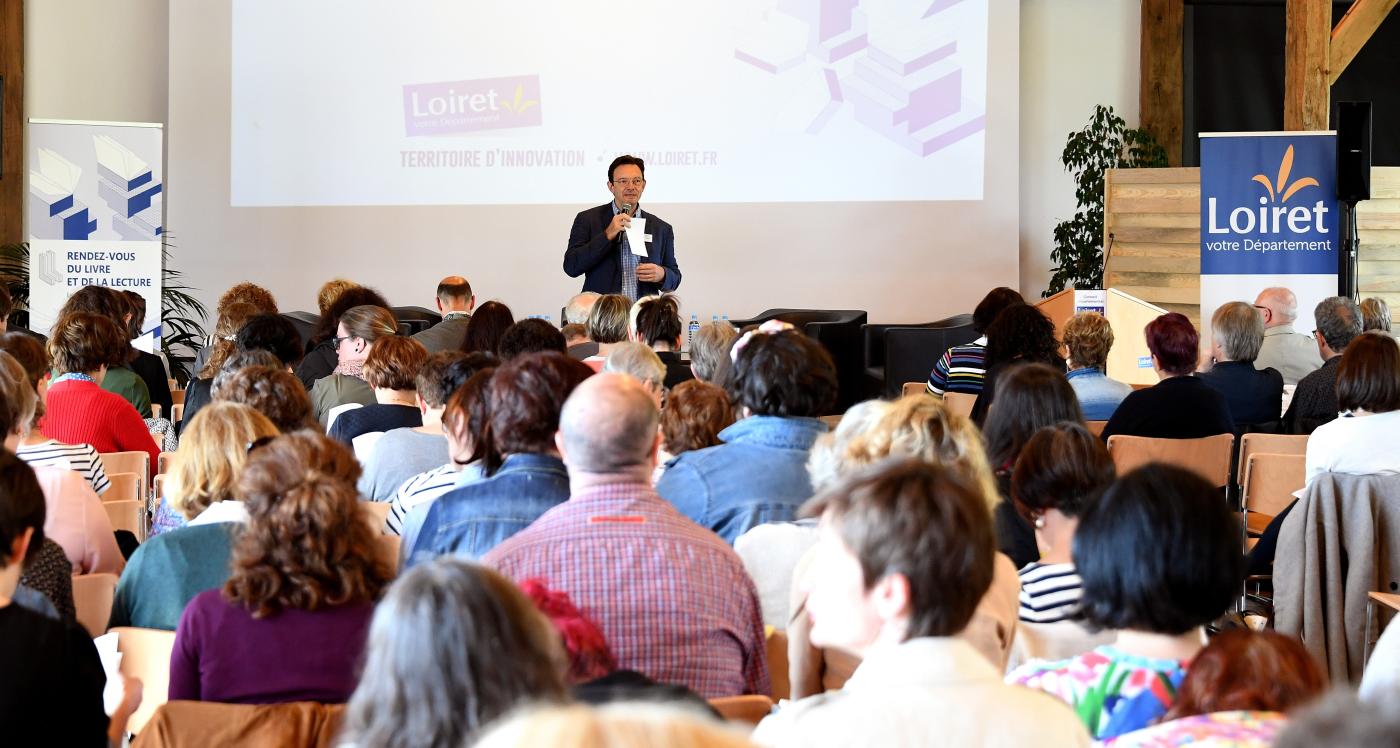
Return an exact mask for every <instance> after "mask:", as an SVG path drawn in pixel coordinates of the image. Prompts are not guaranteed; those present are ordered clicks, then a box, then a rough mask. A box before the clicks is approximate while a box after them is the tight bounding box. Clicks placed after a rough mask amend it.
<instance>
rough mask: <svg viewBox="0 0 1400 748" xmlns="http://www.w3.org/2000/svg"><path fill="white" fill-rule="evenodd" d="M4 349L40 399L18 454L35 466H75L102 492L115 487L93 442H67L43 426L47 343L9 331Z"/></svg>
mask: <svg viewBox="0 0 1400 748" xmlns="http://www.w3.org/2000/svg"><path fill="white" fill-rule="evenodd" d="M0 351H4V352H6V353H8V354H10V355H11V356H13V357H14V359H15V360H16V361H18V362H19V363H20V365H21V366H23V367H24V371H25V373H26V374H28V375H29V384H30V386H31V387H33V388H34V392H35V394H36V395H37V396H38V399H37V400H36V401H35V403H34V421H33V422H32V423H30V425H29V430H28V431H27V432H25V434H24V438H22V439H21V440H20V443H19V446H18V447H16V448H15V450H14V452H15V454H17V455H19V458H20V459H21V460H24V461H25V462H27V463H29V466H30V467H32V468H40V467H57V468H64V469H66V470H72V471H73V472H75V473H77V474H78V475H80V476H82V478H83V480H85V481H87V483H88V485H89V486H91V487H92V490H93V491H95V492H97V493H98V494H99V495H101V494H102V493H105V492H106V491H107V489H108V488H110V487H111V483H110V482H109V481H108V480H107V472H106V471H105V470H103V468H102V459H101V458H100V457H98V456H97V450H95V449H93V448H92V445H91V444H64V443H62V442H59V441H57V440H55V439H50V438H48V437H46V436H44V434H43V433H42V432H41V431H40V430H39V425H40V422H41V420H42V419H43V417H44V398H45V396H46V395H47V394H48V390H49V382H50V380H52V379H53V371H52V368H51V366H52V364H51V361H50V359H49V354H48V352H47V351H45V350H44V344H43V343H40V342H39V339H38V338H35V337H34V336H33V335H29V334H27V333H22V332H7V333H5V334H4V335H0Z"/></svg>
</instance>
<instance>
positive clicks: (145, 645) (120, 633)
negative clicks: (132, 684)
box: [112, 626, 175, 733]
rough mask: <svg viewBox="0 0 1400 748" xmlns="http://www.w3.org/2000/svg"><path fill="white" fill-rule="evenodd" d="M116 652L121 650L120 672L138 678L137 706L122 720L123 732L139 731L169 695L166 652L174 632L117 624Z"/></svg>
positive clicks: (168, 668)
mask: <svg viewBox="0 0 1400 748" xmlns="http://www.w3.org/2000/svg"><path fill="white" fill-rule="evenodd" d="M112 631H114V632H116V634H117V651H118V652H121V653H122V662H121V666H120V670H121V673H122V675H129V676H133V677H136V678H140V679H141V706H140V708H138V709H137V710H136V712H135V713H134V714H132V715H131V719H130V720H128V721H127V723H126V729H127V732H134V733H140V732H141V728H142V727H144V726H145V725H146V721H147V720H149V719H150V718H151V715H152V714H153V713H155V711H156V709H158V708H159V707H160V705H161V704H164V703H165V702H166V700H167V699H168V698H169V696H168V694H169V692H170V653H171V651H172V650H174V649H175V632H174V631H161V630H158V629H140V628H134V627H131V626H118V627H117V628H114V629H112Z"/></svg>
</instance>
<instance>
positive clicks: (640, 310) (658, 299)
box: [632, 294, 695, 390]
mask: <svg viewBox="0 0 1400 748" xmlns="http://www.w3.org/2000/svg"><path fill="white" fill-rule="evenodd" d="M632 309H633V320H632V322H633V324H632V332H633V337H632V339H633V340H636V341H637V342H639V343H646V344H647V345H648V346H650V347H651V349H652V350H654V351H656V355H657V356H659V357H660V358H661V363H663V364H665V365H666V381H665V382H664V384H665V385H666V389H668V390H669V389H671V388H672V387H675V386H676V385H678V384H680V383H681V382H684V381H686V380H689V379H693V378H694V377H695V374H694V373H693V372H691V370H690V363H689V362H688V361H686V360H684V359H682V358H681V335H683V334H684V333H685V325H684V323H682V322H681V305H680V302H679V301H676V297H675V296H674V295H672V294H662V295H660V296H646V297H643V298H641V299H638V300H637V303H636V304H634V305H633V307H632Z"/></svg>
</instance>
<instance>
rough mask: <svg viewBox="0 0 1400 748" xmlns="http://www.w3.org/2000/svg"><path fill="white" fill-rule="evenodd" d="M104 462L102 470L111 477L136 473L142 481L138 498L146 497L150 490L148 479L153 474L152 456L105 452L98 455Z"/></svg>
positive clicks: (134, 452)
mask: <svg viewBox="0 0 1400 748" xmlns="http://www.w3.org/2000/svg"><path fill="white" fill-rule="evenodd" d="M98 458H100V459H101V460H102V470H103V471H104V472H106V473H107V475H108V476H110V475H111V474H112V473H135V474H136V476H137V477H138V478H139V479H140V481H139V483H138V484H137V487H136V492H137V495H138V496H145V495H146V491H147V488H148V484H147V483H146V477H147V476H149V475H150V474H151V456H150V455H149V454H147V453H145V452H142V451H139V450H138V451H133V452H103V453H101V454H99V455H98Z"/></svg>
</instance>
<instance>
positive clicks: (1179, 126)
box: [1138, 0, 1186, 166]
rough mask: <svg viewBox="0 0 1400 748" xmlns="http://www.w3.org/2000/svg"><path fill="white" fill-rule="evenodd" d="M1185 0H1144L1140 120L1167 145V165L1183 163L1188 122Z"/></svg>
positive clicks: (1159, 140) (1139, 94)
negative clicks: (1184, 140)
mask: <svg viewBox="0 0 1400 748" xmlns="http://www.w3.org/2000/svg"><path fill="white" fill-rule="evenodd" d="M1185 6H1186V3H1185V0H1142V50H1141V53H1142V59H1141V73H1140V75H1141V83H1140V85H1139V87H1138V122H1139V124H1140V126H1141V127H1142V128H1143V129H1145V130H1147V131H1148V132H1150V133H1152V136H1153V137H1155V138H1156V139H1157V142H1159V143H1161V144H1162V147H1163V148H1166V149H1167V165H1168V166H1181V133H1182V130H1183V128H1184V126H1185V117H1186V115H1185V109H1184V107H1185V104H1184V102H1185V97H1184V94H1183V91H1184V88H1183V85H1184V81H1183V76H1184V75H1185V72H1184V70H1183V63H1182V45H1183V36H1182V34H1183V23H1184V22H1185V17H1186V7H1185Z"/></svg>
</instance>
